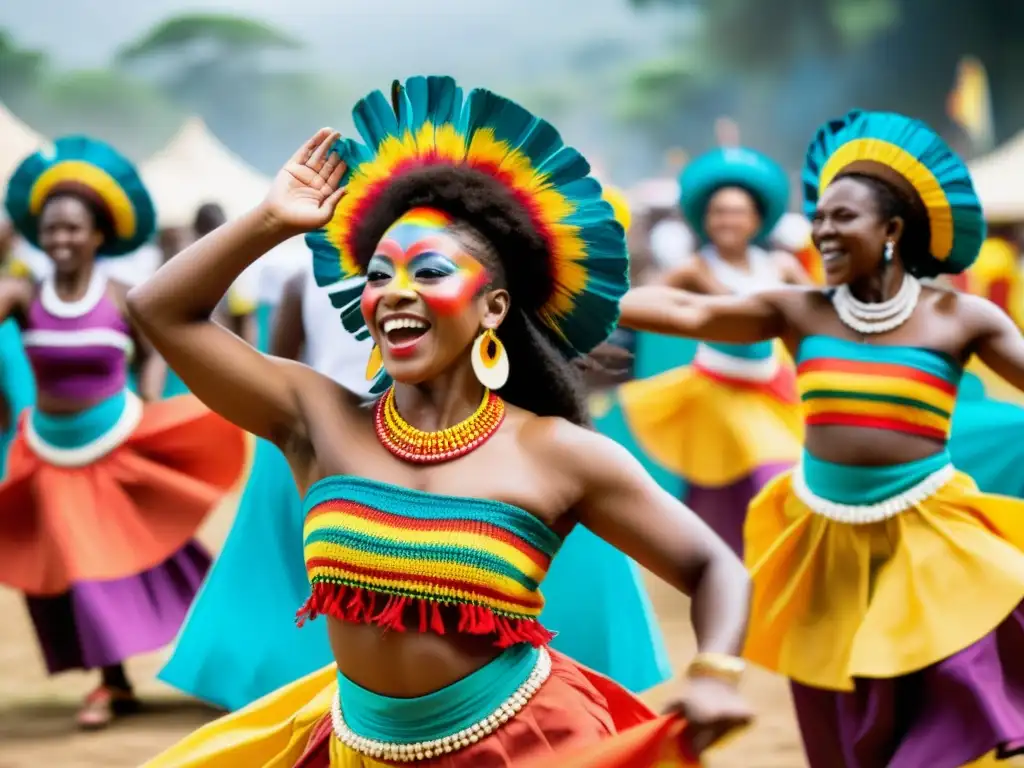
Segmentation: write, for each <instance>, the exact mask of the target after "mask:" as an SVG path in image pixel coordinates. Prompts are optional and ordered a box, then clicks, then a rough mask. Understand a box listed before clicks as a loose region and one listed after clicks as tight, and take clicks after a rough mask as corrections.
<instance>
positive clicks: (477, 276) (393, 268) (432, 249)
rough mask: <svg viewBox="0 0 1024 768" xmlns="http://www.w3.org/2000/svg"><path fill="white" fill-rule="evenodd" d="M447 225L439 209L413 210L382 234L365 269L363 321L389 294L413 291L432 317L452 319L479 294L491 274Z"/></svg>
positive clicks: (447, 222)
mask: <svg viewBox="0 0 1024 768" xmlns="http://www.w3.org/2000/svg"><path fill="white" fill-rule="evenodd" d="M451 222H452V219H451V217H450V216H448V215H447V214H445V213H442V212H441V211H437V210H434V209H431V208H416V209H413V210H411V211H409V212H408V213H406V214H405V215H404V216H402V218H400V219H399V220H398V221H396V222H395V223H394V224H393V225H391V228H390V229H388V231H387V232H385V233H384V237H382V238H381V241H380V243H379V244H378V245H377V251H376V253H375V254H374V255H373V257H372V258H371V259H370V262H369V263H368V264H367V265H366V277H367V282H366V287H365V288H364V289H363V295H362V299H361V308H362V311H363V317H365V318H366V321H367V323H372V322H373V319H374V315H375V312H376V308H377V303H378V302H379V301H380V300H381V298H383V296H384V294H385V293H386V292H387V291H389V290H412V291H415V292H416V293H417V294H419V296H420V298H422V299H423V302H424V303H425V304H426V305H427V306H428V307H429V308H430V311H431V312H433V313H435V314H437V315H457V314H459V313H460V312H462V311H463V310H464V309H465V308H466V307H467V306H469V304H470V302H471V301H472V300H473V299H474V298H476V297H477V296H478V295H479V293H480V290H481V289H482V288H483V287H484V286H485V285H487V282H488V280H489V279H490V276H489V275H488V273H487V270H486V269H485V268H484V266H483V264H481V263H480V262H479V261H477V260H476V259H475V258H473V257H472V256H470V255H469V254H468V253H466V251H465V249H464V248H463V247H462V245H461V244H460V243H459V241H458V239H456V238H455V237H454V236H453V235H452V234H451V233H450V232H449V231H448V227H449V226H450V225H451Z"/></svg>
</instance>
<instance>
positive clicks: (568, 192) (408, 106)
mask: <svg viewBox="0 0 1024 768" xmlns="http://www.w3.org/2000/svg"><path fill="white" fill-rule="evenodd" d="M353 120H354V123H355V126H356V130H357V131H358V133H359V137H360V139H361V141H356V140H352V139H347V140H345V141H339V142H338V143H337V144H336V145H335V148H334V149H335V151H336V152H337V153H338V155H339V156H340V157H341V159H342V160H343V161H344V162H345V163H346V165H347V166H348V169H347V170H346V172H345V175H344V177H343V179H342V183H344V184H350V185H354V184H359V183H360V180H361V172H360V166H362V165H363V164H365V163H367V162H369V161H371V160H372V159H373V158H374V157H375V155H376V152H377V150H378V148H379V147H380V145H381V142H383V141H384V140H385V139H387V138H388V137H389V136H402V135H404V134H405V133H406V132H412V133H413V135H414V136H418V135H419V132H420V131H421V129H422V127H423V125H424V124H426V123H430V124H432V125H434V126H435V127H436V128H438V127H441V126H443V125H446V124H449V125H452V126H454V128H455V130H456V131H457V132H458V133H459V134H460V135H461V136H462V137H463V140H464V141H465V143H466V146H467V150H470V152H471V148H472V147H473V142H474V138H475V137H476V136H477V134H478V133H480V132H481V131H488V132H490V133H492V134H493V136H494V138H495V139H496V140H497V141H499V142H501V143H503V145H504V146H505V147H507V154H506V156H505V157H504V158H500V157H499V158H495V159H496V160H497V161H498V163H499V167H501V166H506V165H511V164H512V163H515V164H516V166H517V167H522V160H523V159H526V160H528V161H529V163H530V167H532V169H533V171H534V173H535V174H536V176H537V178H538V179H542V180H543V182H542V187H543V188H545V189H548V190H556V191H557V192H558V193H559V194H560V195H562V197H564V199H565V200H566V202H567V203H568V204H569V206H570V209H571V212H570V213H569V214H568V215H565V216H564V217H563V218H562V219H561V220H559V221H555V222H548V223H547V227H546V230H547V234H548V235H549V236H553V237H566V236H569V235H571V234H575V236H577V237H579V238H580V239H581V240H582V242H583V245H584V248H585V254H584V258H583V259H582V260H581V262H580V263H581V264H582V265H583V266H584V269H585V270H586V273H587V278H586V281H585V285H584V286H583V288H582V290H580V291H578V292H576V293H574V294H573V295H571V296H570V298H571V299H572V306H571V308H570V310H569V311H568V313H567V314H566V315H565V316H562V315H558V316H555V312H554V310H553V308H552V306H553V305H552V304H551V300H552V299H553V298H554V296H552V297H549V300H548V303H547V304H546V305H545V307H544V308H541V310H540V312H539V315H540V319H541V320H542V321H543V322H544V323H546V324H547V325H548V326H549V328H550V335H551V336H552V338H554V339H556V341H557V342H558V344H559V346H560V348H561V349H562V351H563V352H564V353H565V355H566V356H569V357H572V356H576V355H579V354H584V353H586V352H587V351H589V350H590V349H592V348H593V347H594V346H596V345H597V344H599V343H600V342H601V341H603V340H604V339H605V338H607V336H608V334H609V333H611V331H612V330H614V328H615V324H616V322H617V320H618V302H619V299H620V298H621V297H622V295H623V294H624V293H625V292H626V290H627V289H628V287H629V258H628V254H627V251H626V244H625V231H624V230H623V228H622V226H621V225H619V223H618V222H617V221H616V220H615V216H614V211H613V209H612V207H611V206H610V205H609V204H608V203H607V202H606V201H605V200H603V199H602V197H601V194H602V193H601V185H600V184H599V183H598V182H597V180H595V179H593V178H592V177H590V165H589V163H587V161H586V159H585V158H584V157H583V156H582V155H581V154H580V153H579V152H578V151H576V150H575V149H573V148H571V147H567V146H565V145H564V144H563V142H562V138H561V136H560V135H559V133H558V131H557V130H556V129H555V128H554V127H553V126H552V125H551V124H550V123H548V122H546V121H544V120H542V119H540V118H538V117H536V116H534V115H533V114H531V113H530V112H529V111H528V110H526V109H524V108H523V107H521V106H520V105H518V104H516V103H514V102H512V101H509V100H508V99H505V98H503V97H501V96H499V95H497V94H495V93H493V92H491V91H488V90H485V89H475V90H473V91H470V92H469V93H468V94H467V95H466V96H465V98H463V92H462V89H460V88H459V87H458V85H457V84H456V82H455V80H454V79H452V78H450V77H435V76H431V77H412V78H409V79H407V80H406V81H405V82H404V83H398V82H396V83H395V84H393V86H392V89H391V94H390V99H389V98H387V97H385V96H384V94H382V93H381V92H379V91H374V92H373V93H371V94H369V95H368V96H366V97H365V98H363V99H361V100H360V101H359V102H357V104H356V105H355V107H354V108H353ZM425 141H427V142H428V145H429V143H430V142H431V141H432V137H428V138H426V139H425ZM419 150H420V151H421V154H419V158H420V162H423V163H429V162H442V161H447V160H439V159H435V158H432V157H431V156H430V154H429V151H426V152H425V153H422V152H423V151H424V150H429V146H428V147H419ZM368 200H369V203H368V204H370V205H372V198H368ZM361 213H362V212H361V211H360V214H361ZM352 215H353V217H355V216H356V215H359V214H356V213H353V214H352ZM349 224H350V227H354V226H358V222H356V221H353V222H350V223H349ZM306 243H307V245H308V246H309V248H310V250H311V251H312V252H313V262H314V275H315V277H316V281H317V284H318V285H320V286H322V287H326V288H327V290H328V291H329V293H330V295H331V299H332V301H333V302H334V306H335V307H336V308H337V309H338V310H339V312H340V317H341V322H342V325H343V327H344V328H345V329H346V330H347V331H348V332H350V333H360V334H361V333H364V332H365V322H364V321H363V318H362V316H361V312H360V309H359V294H360V293H361V291H362V286H363V283H362V282H359V279H360V278H353V279H350V280H346V279H345V278H350V277H351V275H344V274H342V263H343V260H342V254H341V252H340V251H339V244H335V243H331V242H330V240H329V239H328V238H327V236H326V230H320V231H317V232H311V233H309V234H308V235H307V236H306ZM345 245H346V244H341V246H342V247H345ZM347 263H348V264H352V263H353V262H352V260H351V256H350V255H349V258H348V261H347ZM553 273H554V274H557V270H553ZM572 290H574V291H575V288H574V289H572ZM553 291H554V293H555V294H557V295H561V296H565V295H567V294H568V293H569V292H570V288H569V287H567V286H564V285H555V286H554V288H553ZM381 391H382V390H381Z"/></svg>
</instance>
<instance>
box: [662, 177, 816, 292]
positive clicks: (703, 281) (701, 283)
mask: <svg viewBox="0 0 1024 768" xmlns="http://www.w3.org/2000/svg"><path fill="white" fill-rule="evenodd" d="M761 223H762V222H761V215H760V214H759V213H758V212H757V206H756V205H755V203H754V199H753V198H752V197H751V196H750V193H749V192H747V191H746V190H744V189H740V188H739V187H722V188H721V189H719V190H718V191H716V192H715V193H714V194H713V195H712V196H711V199H710V200H709V201H708V206H707V210H706V211H705V213H704V231H705V232H707V235H708V239H709V240H710V241H711V244H712V245H714V246H715V249H716V250H717V251H718V255H719V257H720V258H721V259H722V260H723V261H725V262H726V263H727V264H729V265H731V266H733V267H735V268H736V269H739V270H741V271H744V272H749V271H750V258H749V254H748V249H749V248H750V243H751V241H752V240H753V239H754V237H755V235H757V232H758V230H760V229H761ZM771 259H772V265H773V266H774V267H775V270H776V273H777V274H778V276H779V280H780V281H781V282H783V283H785V284H787V285H810V284H811V280H810V278H809V277H808V276H807V274H806V273H805V272H804V270H803V267H801V266H800V262H799V261H797V259H796V257H795V256H793V255H792V254H790V253H785V252H784V251H774V252H773V253H772V254H771ZM658 282H660V283H662V284H664V285H669V286H672V287H673V288H682V289H683V290H686V291H692V292H693V293H701V294H708V295H726V294H730V293H732V291H731V290H730V289H729V288H727V287H726V286H725V285H723V284H722V283H721V281H720V280H718V279H717V278H716V277H715V275H714V273H713V272H712V271H711V267H710V266H709V265H708V263H707V262H706V261H705V260H704V259H702V258H700V257H699V256H696V257H694V258H692V259H687V260H686V261H685V262H683V263H682V264H680V265H679V266H678V267H676V268H675V269H672V270H670V271H669V272H668V273H666V274H665V275H663V276H662V277H661V279H660V280H659V281H658Z"/></svg>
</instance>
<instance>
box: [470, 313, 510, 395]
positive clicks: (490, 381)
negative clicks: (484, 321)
mask: <svg viewBox="0 0 1024 768" xmlns="http://www.w3.org/2000/svg"><path fill="white" fill-rule="evenodd" d="M470 360H472V362H473V373H474V374H476V378H477V381H479V382H480V383H481V384H483V385H484V386H485V387H487V388H488V389H490V390H496V389H501V388H502V387H503V386H505V382H507V381H508V354H507V353H506V352H505V345H504V344H502V343H501V339H499V338H498V334H496V333H495V332H494V329H493V328H488V329H487V330H486V331H484V332H483V333H481V334H480V335H479V336H477V337H476V339H475V340H474V341H473V350H472V352H471V353H470Z"/></svg>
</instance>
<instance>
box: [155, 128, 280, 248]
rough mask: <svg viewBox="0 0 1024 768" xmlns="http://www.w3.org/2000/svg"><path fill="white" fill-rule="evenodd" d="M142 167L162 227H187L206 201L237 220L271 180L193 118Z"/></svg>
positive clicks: (261, 194)
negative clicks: (218, 205)
mask: <svg viewBox="0 0 1024 768" xmlns="http://www.w3.org/2000/svg"><path fill="white" fill-rule="evenodd" d="M140 171H141V173H142V178H143V181H145V182H146V186H147V187H148V188H149V192H150V194H151V195H152V196H153V202H154V204H155V205H156V213H157V222H158V225H159V227H160V228H161V229H166V228H169V227H184V226H190V225H191V224H192V221H193V219H194V217H195V214H196V211H197V210H198V208H199V206H201V205H203V204H204V203H218V204H220V206H221V207H222V208H223V209H224V212H225V213H226V214H227V216H228V218H230V219H233V218H236V217H238V216H241V215H242V214H243V213H245V212H246V211H248V210H249V209H250V208H252V207H253V206H254V205H256V204H257V203H258V202H259V201H260V200H262V199H263V196H264V195H265V194H266V192H267V189H268V188H269V187H270V179H268V178H266V177H265V176H263V175H261V174H260V173H258V172H257V171H255V170H254V169H252V168H250V167H249V166H248V165H247V164H246V163H245V161H244V160H242V159H241V158H239V157H238V156H237V155H235V154H234V153H232V152H231V150H229V149H228V148H227V147H225V146H224V145H223V144H221V142H220V141H219V140H218V139H217V137H216V136H214V135H213V134H212V133H211V132H210V130H209V129H208V128H207V127H206V124H205V123H204V122H203V121H202V120H201V119H199V118H197V117H193V118H189V119H188V120H187V121H186V122H185V124H184V125H182V127H181V129H180V130H179V131H178V132H177V134H175V135H174V137H173V138H172V139H171V140H170V142H169V143H168V144H167V146H166V147H164V148H163V149H162V150H160V151H159V152H158V153H157V154H155V155H154V156H153V157H151V158H150V159H149V160H147V161H146V162H145V163H143V164H142V166H141V167H140Z"/></svg>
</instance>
